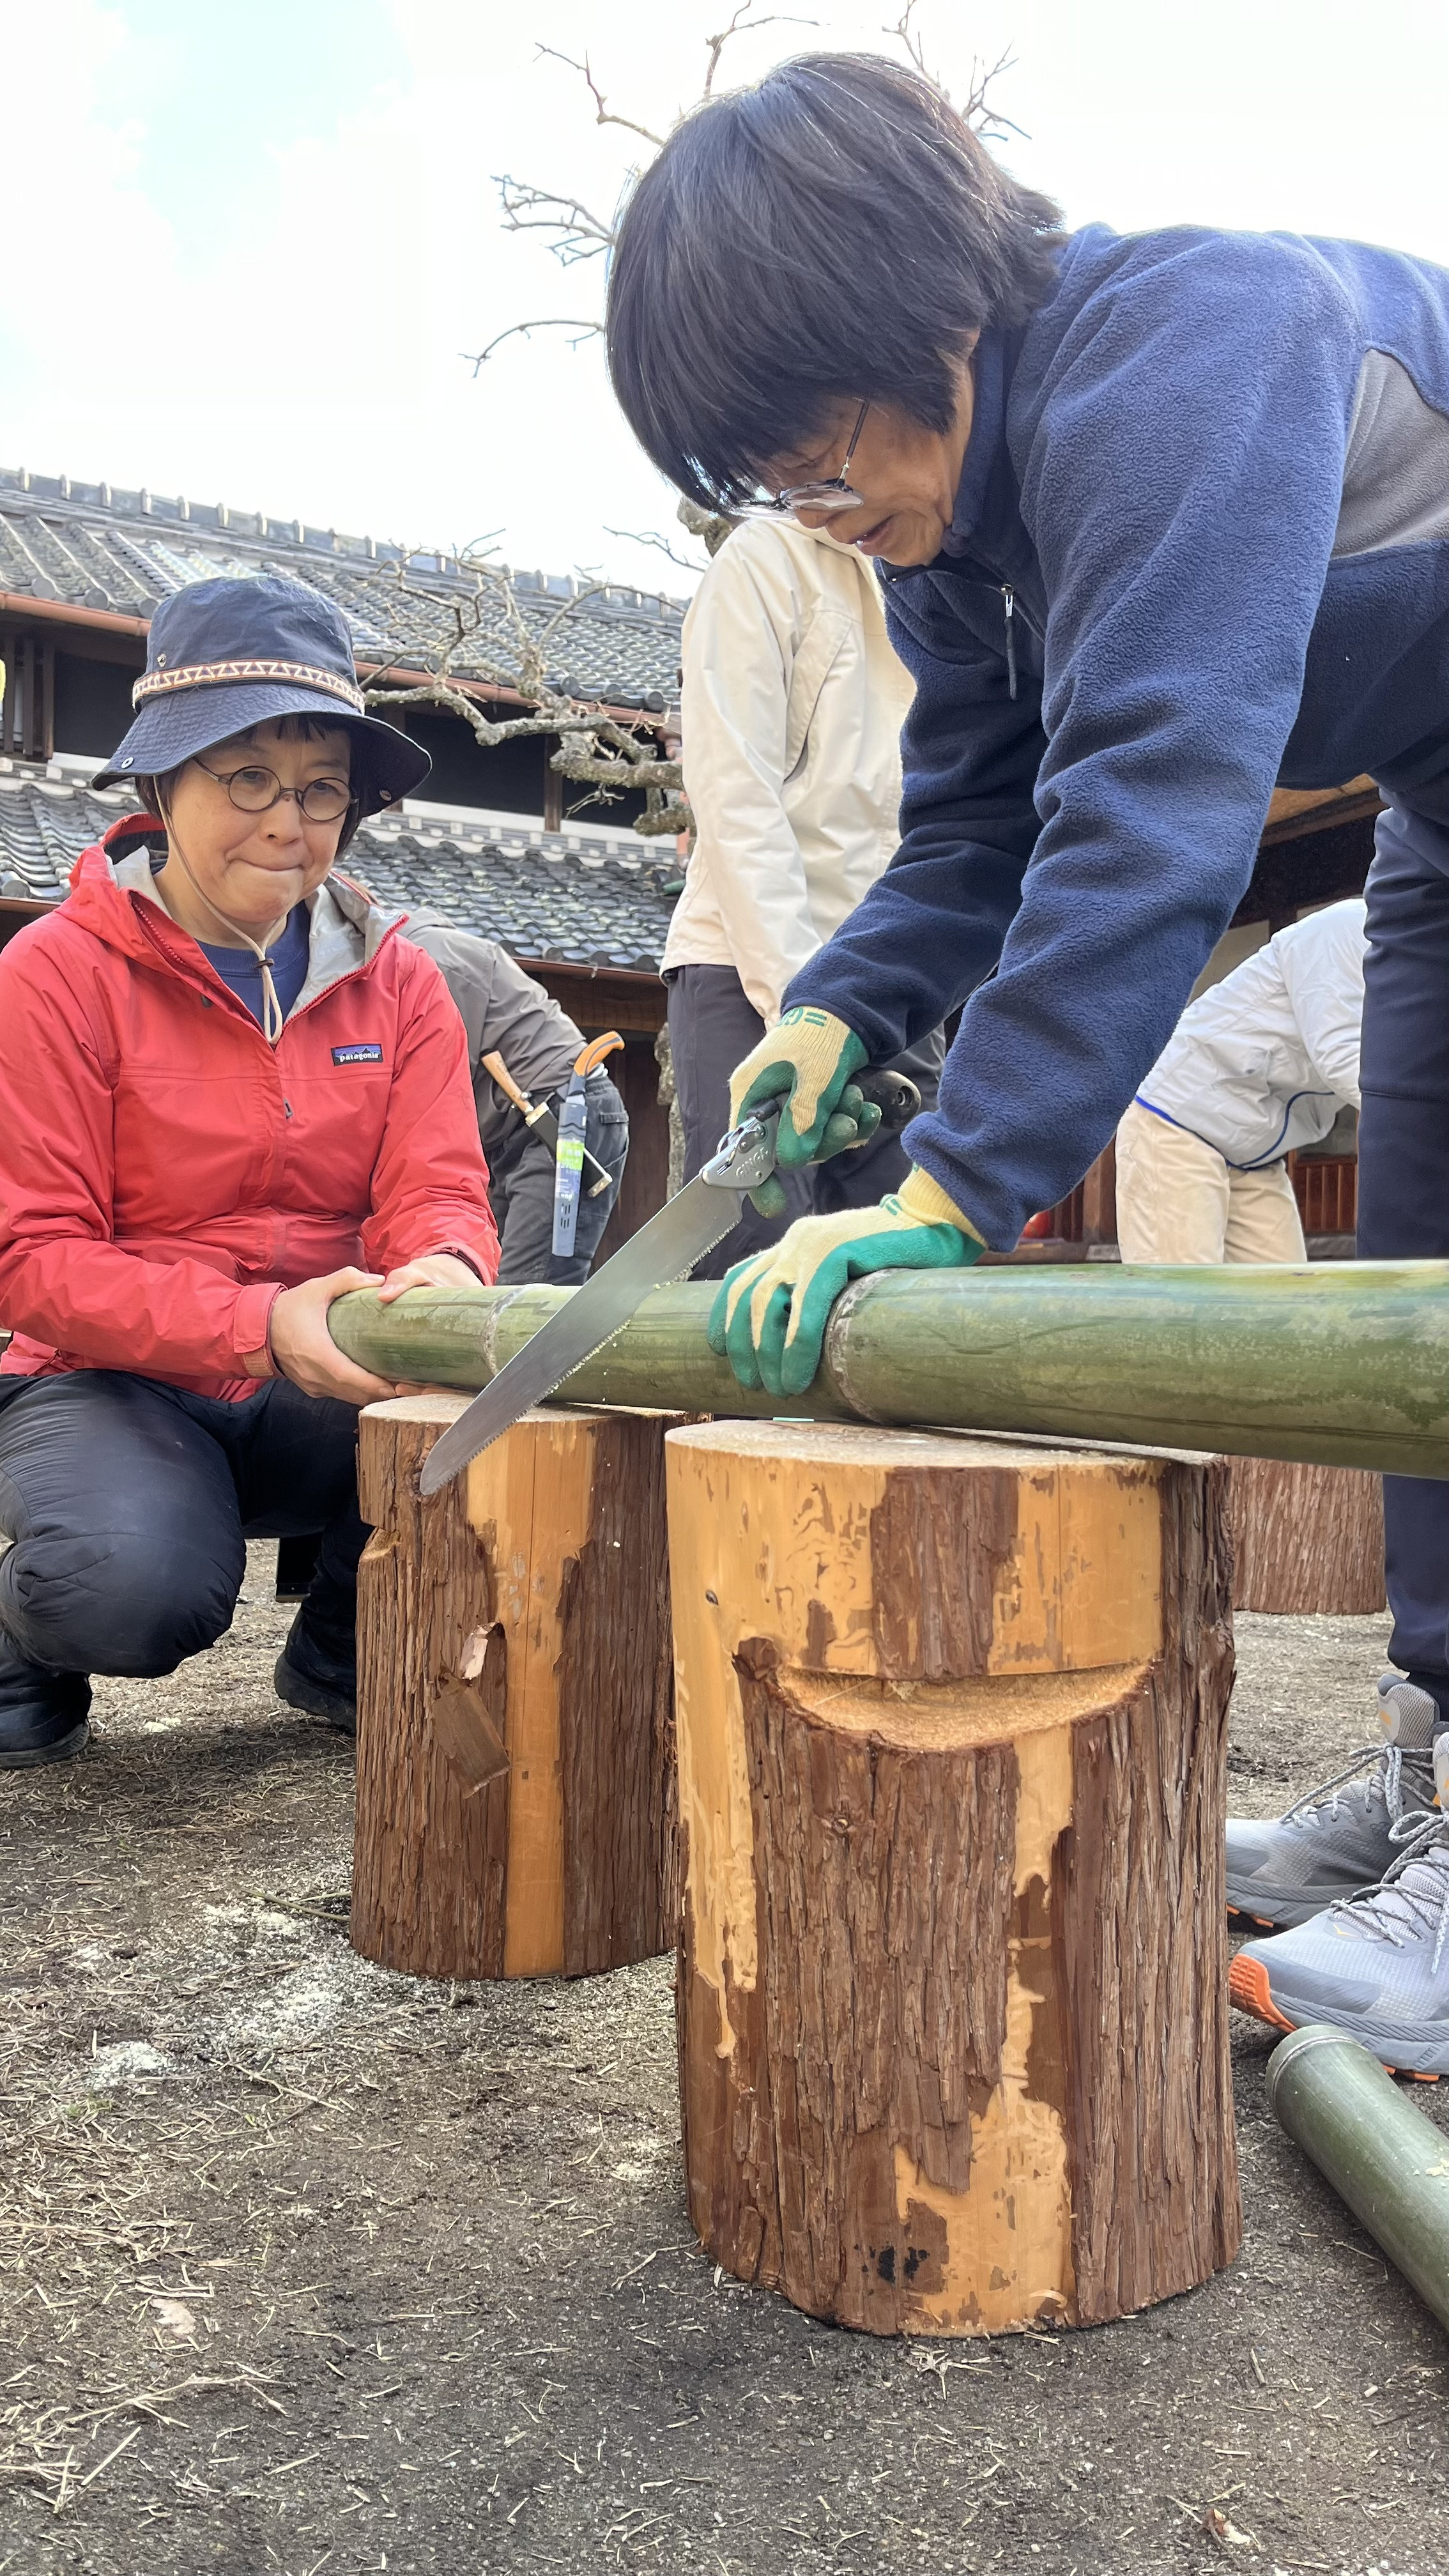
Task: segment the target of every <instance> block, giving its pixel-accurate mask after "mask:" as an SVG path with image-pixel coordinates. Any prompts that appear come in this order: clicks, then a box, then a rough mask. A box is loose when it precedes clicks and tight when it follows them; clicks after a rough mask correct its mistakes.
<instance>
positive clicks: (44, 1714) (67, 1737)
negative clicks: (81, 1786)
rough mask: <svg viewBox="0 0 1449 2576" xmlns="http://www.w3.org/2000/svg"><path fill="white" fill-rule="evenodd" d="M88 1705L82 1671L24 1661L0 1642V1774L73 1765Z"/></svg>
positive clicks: (87, 1687)
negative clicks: (62, 1670)
mask: <svg viewBox="0 0 1449 2576" xmlns="http://www.w3.org/2000/svg"><path fill="white" fill-rule="evenodd" d="M90 1704H91V1686H90V1683H89V1682H88V1681H87V1679H86V1677H85V1674H84V1673H55V1672H51V1671H50V1669H49V1667H48V1666H47V1665H45V1664H31V1663H27V1662H26V1660H25V1657H24V1656H23V1655H22V1654H20V1653H19V1652H18V1651H17V1649H16V1648H15V1646H13V1645H12V1644H11V1643H10V1641H9V1639H8V1638H7V1639H4V1640H0V1771H33V1770H36V1769H38V1767H39V1765H40V1764H41V1763H42V1762H73V1761H74V1760H75V1757H76V1755H77V1754H78V1753H82V1752H84V1750H85V1743H86V1738H87V1736H88V1735H89V1734H90V1727H89V1725H88V1723H87V1713H88V1711H89V1709H90Z"/></svg>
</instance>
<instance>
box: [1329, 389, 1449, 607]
mask: <svg viewBox="0 0 1449 2576" xmlns="http://www.w3.org/2000/svg"><path fill="white" fill-rule="evenodd" d="M1436 537H1449V415H1446V414H1445V413H1444V412H1442V411H1436V410H1435V409H1434V407H1433V405H1432V403H1427V402H1425V400H1424V397H1423V395H1422V394H1421V393H1420V391H1419V388H1418V386H1417V385H1416V384H1415V382H1414V379H1413V377H1412V376H1411V375H1410V373H1409V371H1408V368H1407V367H1405V366H1403V365H1402V364H1401V363H1400V361H1399V360H1398V359H1397V358H1391V357H1389V356H1388V355H1387V354H1386V353H1385V351H1384V350H1382V349H1370V350H1369V351H1368V353H1367V355H1366V356H1365V358H1364V362H1363V365H1362V367H1361V368H1360V369H1359V378H1358V387H1357V390H1356V392H1355V394H1354V403H1353V412H1352V416H1351V418H1350V421H1349V431H1348V453H1347V455H1346V457H1345V459H1344V468H1343V500H1342V504H1341V506H1340V509H1339V514H1338V527H1337V530H1336V531H1335V534H1334V540H1333V552H1334V556H1335V558H1337V557H1339V556H1341V555H1361V554H1372V553H1376V552H1378V551H1379V550H1380V549H1381V548H1383V547H1385V546H1415V545H1422V544H1424V543H1426V542H1427V541H1429V540H1432V539H1433V538H1436Z"/></svg>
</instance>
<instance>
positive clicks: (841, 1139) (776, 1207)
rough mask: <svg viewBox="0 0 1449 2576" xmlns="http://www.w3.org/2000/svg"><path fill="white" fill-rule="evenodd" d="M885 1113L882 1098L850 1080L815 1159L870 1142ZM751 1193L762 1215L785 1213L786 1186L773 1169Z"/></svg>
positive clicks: (786, 1202) (827, 1158) (752, 1200)
mask: <svg viewBox="0 0 1449 2576" xmlns="http://www.w3.org/2000/svg"><path fill="white" fill-rule="evenodd" d="M882 1115H883V1112H882V1110H881V1107H880V1103H879V1102H878V1101H875V1100H867V1099H866V1097H865V1094H864V1092H862V1091H858V1090H857V1089H856V1086H855V1084H854V1083H853V1082H848V1083H847V1084H846V1086H845V1089H844V1090H843V1091H842V1093H841V1095H840V1105H839V1107H838V1108H836V1109H832V1111H831V1113H830V1116H829V1117H828V1118H827V1119H826V1121H825V1134H824V1136H823V1137H822V1138H821V1140H820V1151H819V1153H818V1154H815V1155H812V1157H811V1160H812V1161H813V1162H816V1163H824V1162H828V1160H829V1158H830V1156H831V1155H832V1154H843V1153H846V1152H847V1151H848V1150H849V1149H850V1148H851V1147H853V1146H856V1145H864V1144H866V1143H868V1141H869V1139H870V1138H871V1137H872V1136H873V1135H874V1134H875V1131H876V1129H877V1127H878V1126H879V1125H880V1122H881V1118H882ZM749 1195H750V1205H751V1207H757V1208H758V1209H759V1211H760V1214H761V1216H783V1215H784V1213H785V1210H786V1208H787V1207H788V1206H789V1200H788V1199H787V1198H786V1196H785V1192H784V1189H783V1188H782V1186H781V1184H780V1182H779V1181H777V1180H776V1178H775V1175H774V1173H773V1172H772V1173H771V1175H770V1177H769V1179H768V1180H767V1181H762V1182H761V1183H760V1186H759V1188H758V1189H757V1190H751V1192H750V1194H749Z"/></svg>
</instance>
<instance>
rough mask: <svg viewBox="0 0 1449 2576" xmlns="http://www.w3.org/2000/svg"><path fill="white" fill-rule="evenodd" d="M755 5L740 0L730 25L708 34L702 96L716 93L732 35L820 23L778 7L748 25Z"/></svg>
mask: <svg viewBox="0 0 1449 2576" xmlns="http://www.w3.org/2000/svg"><path fill="white" fill-rule="evenodd" d="M754 5H755V0H740V5H739V7H738V8H737V9H736V11H735V14H734V16H733V17H732V18H731V20H730V22H729V25H728V26H727V27H722V28H721V29H720V32H719V34H718V35H717V36H706V38H705V40H704V41H705V47H706V50H707V52H708V55H709V62H708V66H707V68H706V71H705V75H704V87H703V88H702V90H701V91H700V93H699V94H700V97H701V98H711V97H713V95H714V76H715V73H716V72H717V71H718V70H719V58H720V56H721V54H722V53H723V52H724V49H725V47H726V45H727V44H728V43H729V40H730V38H731V36H757V35H758V34H759V32H760V29H761V28H762V27H818V25H819V24H820V21H819V19H818V18H793V17H789V16H787V15H786V14H785V13H784V12H783V11H781V10H778V9H777V10H776V11H775V12H774V14H773V16H771V17H769V18H751V19H750V23H749V25H748V26H746V25H745V23H744V22H745V20H746V18H748V17H749V13H750V11H751V9H752V8H753V7H754ZM908 14H909V13H908Z"/></svg>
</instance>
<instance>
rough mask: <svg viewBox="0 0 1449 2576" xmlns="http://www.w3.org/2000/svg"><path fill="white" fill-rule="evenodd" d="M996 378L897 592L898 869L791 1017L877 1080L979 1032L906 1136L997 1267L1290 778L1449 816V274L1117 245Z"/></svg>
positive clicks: (1223, 918)
mask: <svg viewBox="0 0 1449 2576" xmlns="http://www.w3.org/2000/svg"><path fill="white" fill-rule="evenodd" d="M975 374H976V410H975V417H974V422H973V426H972V431H971V438H970V444H969V446H968V449H967V454H966V462H965V468H964V471H963V474H962V479H961V486H960V491H959V493H958V495H957V501H956V510H955V517H954V521H953V524H952V528H951V531H950V534H949V536H948V539H947V542H946V545H945V548H944V549H943V551H942V553H941V554H940V555H939V556H938V557H937V558H936V560H935V562H934V563H932V564H930V565H929V566H927V567H926V568H925V569H923V570H903V571H899V572H895V571H892V570H891V568H890V567H885V568H884V569H885V571H886V577H887V591H886V595H887V602H888V609H889V616H890V624H891V632H892V636H893V639H894V641H895V644H896V647H897V650H898V651H899V652H900V654H901V656H902V658H903V659H904V661H905V662H906V663H907V665H908V666H909V668H910V669H911V671H912V672H913V673H914V675H915V678H916V682H917V696H916V701H915V705H914V708H913V711H912V713H911V715H910V717H909V719H908V721H907V725H906V730H905V735H904V741H903V751H904V765H905V789H904V796H903V800H902V806H901V832H902V840H901V846H900V849H899V851H898V852H897V855H896V857H895V858H894V859H893V860H892V862H891V864H890V866H889V868H888V869H887V870H886V872H885V874H884V876H883V877H881V878H880V880H879V881H878V883H877V884H876V885H875V886H874V887H873V888H872V890H871V892H870V894H868V895H867V897H866V899H865V901H864V902H863V903H862V904H861V905H860V906H859V907H858V909H857V910H856V911H855V912H853V913H852V914H851V915H850V916H849V918H848V919H847V920H846V921H845V922H844V923H843V924H842V925H841V927H840V929H839V930H838V931H837V932H836V934H835V936H834V938H833V939H831V940H830V941H829V942H828V943H827V945H826V946H825V947H824V948H822V949H821V950H820V951H819V952H818V954H817V955H816V956H815V957H813V958H812V959H811V961H810V963H809V965H808V966H806V967H805V968H804V969H803V971H802V972H801V973H800V974H799V975H797V976H796V977H795V979H794V981H793V983H792V984H791V985H790V987H789V991H788V994H787V996H786V1000H787V1003H796V1002H811V1003H815V1004H818V1005H820V1006H822V1007H823V1008H824V1009H826V1010H829V1011H832V1012H834V1013H835V1014H836V1015H837V1017H838V1018H840V1019H842V1020H844V1021H846V1022H847V1023H848V1025H849V1026H850V1027H851V1028H852V1029H854V1030H855V1031H856V1032H857V1034H858V1035H859V1036H860V1037H861V1038H862V1039H863V1040H864V1042H865V1044H866V1046H867V1047H868V1049H869V1051H870V1055H871V1057H872V1059H873V1060H874V1061H877V1062H879V1061H881V1060H883V1059H884V1058H886V1057H889V1056H891V1055H893V1054H896V1053H897V1052H899V1050H900V1049H901V1048H902V1047H903V1046H905V1045H907V1044H909V1043H910V1042H911V1041H912V1040H914V1039H916V1038H919V1037H920V1036H922V1035H923V1034H924V1032H925V1031H926V1030H928V1029H930V1028H932V1027H934V1026H935V1025H936V1023H937V1022H938V1021H940V1020H941V1019H942V1018H944V1016H945V1015H946V1013H947V1012H949V1011H951V1010H954V1009H955V1008H956V1007H957V1006H958V1005H959V1004H961V1003H965V1006H966V1007H965V1009H964V1012H963V1014H962V1019H961V1026H960V1030H959V1033H958V1035H957V1037H956V1040H955V1043H954V1045H953V1046H952V1048H951V1051H950V1054H949V1056H948V1058H947V1063H946V1071H945V1077H944V1080H943V1082H942V1085H941V1095H940V1105H939V1108H938V1109H937V1110H936V1111H934V1112H933V1113H932V1114H931V1115H930V1116H928V1117H923V1118H919V1119H917V1120H916V1121H915V1122H914V1124H913V1125H912V1126H911V1127H909V1128H908V1129H907V1131H906V1143H907V1146H908V1148H909V1150H910V1152H911V1153H912V1155H913V1156H914V1158H915V1160H916V1161H917V1162H918V1163H920V1164H922V1165H923V1166H924V1168H925V1169H926V1170H927V1171H928V1172H930V1173H931V1174H932V1175H933V1176H934V1177H935V1179H936V1180H938V1181H939V1182H940V1184H941V1186H942V1187H943V1188H944V1189H945V1190H946V1191H947V1192H948V1193H949V1195H950V1196H951V1198H952V1199H953V1200H954V1201H955V1202H956V1204H957V1205H958V1206H959V1207H961V1208H962V1209H963V1210H964V1212H965V1213H966V1215H967V1216H969V1217H970V1219H971V1221H972V1223H973V1224H974V1225H975V1226H976V1227H977V1228H978V1230H979V1231H980V1233H981V1234H982V1235H983V1236H984V1237H985V1239H986V1241H987V1242H988V1243H989V1244H992V1245H996V1246H999V1247H1006V1246H1009V1245H1011V1244H1013V1243H1015V1241H1016V1239H1017V1236H1018V1234H1019V1232H1020V1230H1021V1227H1022V1225H1023V1223H1024V1222H1025V1220H1026V1218H1027V1217H1029V1216H1030V1215H1031V1214H1032V1213H1033V1211H1034V1210H1035V1209H1037V1208H1041V1207H1049V1206H1051V1205H1052V1204H1053V1203H1054V1202H1055V1201H1056V1200H1058V1199H1060V1198H1062V1197H1063V1196H1064V1195H1065V1194H1066V1192H1067V1191H1068V1190H1069V1189H1070V1188H1072V1187H1073V1185H1074V1184H1075V1183H1076V1181H1077V1180H1079V1179H1080V1177H1081V1175H1082V1173H1083V1172H1084V1171H1085V1170H1086V1168H1087V1166H1088V1165H1089V1163H1091V1161H1092V1160H1093V1158H1094V1157H1095V1156H1096V1155H1097V1154H1098V1153H1100V1151H1101V1149H1102V1147H1103V1146H1104V1145H1105V1144H1106V1142H1107V1140H1108V1138H1109V1137H1110V1135H1111V1134H1112V1131H1113V1128H1114V1127H1115V1125H1116V1122H1117V1120H1118V1118H1119V1117H1120V1115H1121V1113H1122V1111H1123V1110H1124V1109H1125V1108H1126V1106H1127V1104H1128V1102H1129V1101H1130V1100H1131V1098H1132V1096H1133V1094H1134V1092H1135V1090H1136V1088H1137V1085H1138V1083H1139V1082H1140V1081H1141V1079H1142V1077H1143V1075H1144V1074H1145V1073H1146V1071H1147V1069H1148V1067H1149V1065H1151V1064H1152V1063H1153V1062H1154V1061H1155V1059H1156V1057H1157V1056H1158V1054H1159V1053H1160V1052H1161V1050H1162V1048H1163V1047H1164V1046H1165V1045H1166V1043H1167V1040H1168V1038H1169V1036H1170V1035H1171V1032H1172V1029H1173V1027H1174V1025H1175V1023H1176V1021H1177V1018H1178V1014H1179V1013H1180V1011H1181V1010H1182V1008H1183V1005H1184V1003H1185V1002H1186V1000H1187V996H1188V992H1189V989H1190V987H1191V985H1192V983H1193V981H1194V979H1195V978H1196V976H1197V975H1198V974H1199V972H1200V971H1201V969H1202V967H1203V965H1204V964H1205V962H1206V960H1207V957H1208V955H1209V953H1210V951H1211V949H1212V947H1213V945H1214V943H1215V941H1216V940H1217V939H1218V938H1219V937H1220V935H1221V933H1222V932H1223V930H1224V929H1225V928H1226V927H1227V924H1228V922H1229V920H1230V919H1231V917H1232V914H1233V912H1234V910H1235V909H1236V907H1237V905H1238V903H1239V902H1240V901H1241V899H1242V896H1243V893H1244V890H1245V888H1246V886H1247V884H1248V880H1249V878H1250V876H1251V874H1252V870H1253V863H1254V859H1255V856H1256V852H1257V848H1258V841H1259V837H1260V834H1261V832H1262V829H1263V824H1264V821H1265V818H1266V815H1267V810H1268V800H1269V797H1270V796H1271V794H1272V792H1273V788H1274V786H1275V784H1278V783H1281V784H1283V785H1284V786H1288V787H1319V786H1324V787H1326V786H1337V785H1338V784H1340V783H1341V782H1342V781H1343V780H1345V779H1349V778H1353V777H1356V776H1357V775H1358V774H1359V773H1360V772H1361V771H1364V770H1368V771H1370V772H1371V773H1372V774H1373V776H1374V777H1375V778H1376V779H1378V780H1379V782H1380V784H1381V785H1382V787H1383V788H1384V790H1385V792H1386V793H1388V794H1390V795H1392V796H1394V797H1396V798H1397V799H1398V800H1399V801H1400V802H1402V803H1405V804H1409V805H1412V806H1414V807H1416V808H1417V809H1418V810H1419V811H1421V812H1424V813H1427V814H1429V815H1430V816H1431V817H1433V818H1434V819H1437V820H1440V821H1445V822H1449V272H1446V271H1444V270H1442V269H1439V268H1435V267H1433V266H1431V265H1430V264H1429V263H1428V262H1426V261H1421V260H1415V259H1410V258H1407V257H1404V256H1401V255H1400V254H1398V253H1395V252H1392V251H1383V250H1373V249H1367V248H1364V247H1362V246H1360V245H1358V244H1355V243H1349V242H1332V241H1308V240H1304V239H1301V238H1297V237H1295V236H1291V235H1279V234H1274V235H1267V236H1254V235H1240V234H1228V233H1211V232H1196V231H1192V232H1189V231H1179V232H1162V233H1150V234H1145V235H1141V236H1137V237H1134V238H1123V237H1121V236H1119V235H1117V234H1114V233H1112V232H1110V231H1108V230H1107V229H1106V227H1105V226H1101V225H1093V226H1090V227H1089V228H1088V229H1087V230H1085V231H1083V232H1080V233H1076V234H1074V235H1073V236H1072V237H1071V239H1070V240H1069V241H1068V243H1067V244H1066V246H1065V248H1064V250H1063V252H1062V255H1061V260H1060V265H1059V268H1058V273H1057V281H1056V286H1055V289H1054V292H1053V294H1052V296H1051V298H1050V300H1049V301H1048V302H1047V303H1046V304H1045V305H1044V306H1043V307H1042V308H1041V309H1040V310H1039V311H1038V312H1037V313H1035V314H1034V315H1033V316H1032V318H1031V320H1030V322H1029V323H1028V324H1027V325H1026V326H1025V328H1024V329H1022V330H1020V331H1016V332H1012V333H1010V334H1007V333H1003V332H1000V331H994V330H993V331H987V332H986V333H985V334H984V335H983V337H982V340H981V342H980V345H979V348H978V352H977V358H976V367H975ZM968 997H969V998H968Z"/></svg>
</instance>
